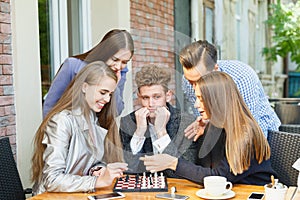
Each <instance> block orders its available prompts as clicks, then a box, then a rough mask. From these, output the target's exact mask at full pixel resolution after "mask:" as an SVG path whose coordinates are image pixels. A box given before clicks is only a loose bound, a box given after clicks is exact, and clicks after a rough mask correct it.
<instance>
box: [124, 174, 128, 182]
mask: <svg viewBox="0 0 300 200" xmlns="http://www.w3.org/2000/svg"><path fill="white" fill-rule="evenodd" d="M128 181H129V175H128V174H127V175H126V177H125V182H128Z"/></svg>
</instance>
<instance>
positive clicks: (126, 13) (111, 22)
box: [91, 0, 133, 116]
mask: <svg viewBox="0 0 300 200" xmlns="http://www.w3.org/2000/svg"><path fill="white" fill-rule="evenodd" d="M114 28H118V29H125V30H127V31H129V32H130V31H131V29H130V1H129V0H110V1H106V0H91V33H92V44H93V46H94V45H95V44H97V43H98V42H100V40H101V39H102V37H103V36H104V35H105V33H107V32H108V31H109V30H111V29H114ZM127 67H128V69H129V72H128V73H127V76H126V78H127V81H126V83H125V89H124V103H125V109H124V111H123V112H122V116H123V115H126V114H128V113H129V112H130V111H132V105H133V102H132V95H131V94H132V81H131V80H132V69H131V62H129V63H128V65H127Z"/></svg>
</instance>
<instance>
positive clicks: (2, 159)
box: [0, 137, 32, 200]
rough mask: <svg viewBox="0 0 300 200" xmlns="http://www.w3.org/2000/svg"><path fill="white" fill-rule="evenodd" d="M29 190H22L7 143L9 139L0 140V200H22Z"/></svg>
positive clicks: (30, 191)
mask: <svg viewBox="0 0 300 200" xmlns="http://www.w3.org/2000/svg"><path fill="white" fill-rule="evenodd" d="M28 193H32V190H31V189H26V190H24V189H23V186H22V182H21V179H20V176H19V172H18V169H17V166H16V162H15V160H14V156H13V153H12V150H11V146H10V143H9V138H8V137H5V138H1V139H0V200H23V199H26V197H25V194H28Z"/></svg>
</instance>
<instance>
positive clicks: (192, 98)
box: [182, 76, 200, 117]
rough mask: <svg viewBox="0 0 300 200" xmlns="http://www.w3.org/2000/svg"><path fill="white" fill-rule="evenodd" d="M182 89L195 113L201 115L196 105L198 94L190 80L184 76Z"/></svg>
mask: <svg viewBox="0 0 300 200" xmlns="http://www.w3.org/2000/svg"><path fill="white" fill-rule="evenodd" d="M182 90H183V93H184V96H185V98H186V99H187V101H188V103H189V104H190V106H191V107H192V110H193V113H194V115H195V116H196V117H197V116H200V113H199V111H198V110H197V109H196V108H195V107H194V105H195V102H196V95H195V91H194V89H193V86H192V85H191V84H190V83H189V82H188V80H187V79H186V78H185V77H184V76H183V77H182Z"/></svg>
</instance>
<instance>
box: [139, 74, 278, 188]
mask: <svg viewBox="0 0 300 200" xmlns="http://www.w3.org/2000/svg"><path fill="white" fill-rule="evenodd" d="M195 94H196V98H197V99H196V102H195V107H196V108H197V109H198V111H199V112H200V113H201V115H202V119H203V120H209V122H208V124H207V125H206V128H205V131H204V134H203V135H202V136H201V137H200V139H201V140H202V141H203V142H202V144H201V147H200V149H199V154H198V161H197V163H196V164H194V163H190V162H188V161H186V160H183V159H182V158H179V159H177V158H175V157H172V156H170V155H167V154H161V155H155V156H148V157H145V158H144V160H145V161H144V163H145V165H146V168H147V170H150V171H160V170H163V169H165V168H170V169H173V170H175V174H177V175H179V176H182V177H184V178H187V179H189V180H192V181H195V182H199V183H203V178H204V177H205V176H211V175H219V176H225V177H227V179H228V180H229V181H231V182H232V183H244V184H254V185H264V184H266V183H269V182H270V176H271V175H272V174H274V173H275V172H274V171H273V170H272V168H271V163H270V160H269V158H270V147H269V144H268V141H267V139H266V138H265V136H264V134H263V132H262V130H261V128H260V127H259V125H258V124H257V122H256V121H255V119H254V118H253V116H252V115H251V112H250V110H249V109H248V107H247V106H246V104H245V102H244V100H243V98H242V97H241V95H240V93H239V91H238V89H237V86H236V84H235V83H234V81H233V80H232V78H231V77H230V76H229V75H228V74H226V73H224V72H219V71H214V72H211V73H208V74H206V75H203V76H202V77H201V78H200V79H199V81H197V82H196V83H195ZM159 160H163V161H164V163H162V162H161V163H158V162H159Z"/></svg>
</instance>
